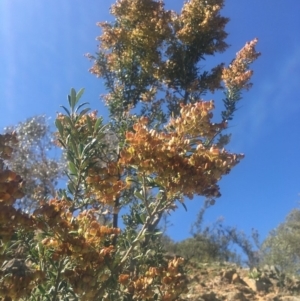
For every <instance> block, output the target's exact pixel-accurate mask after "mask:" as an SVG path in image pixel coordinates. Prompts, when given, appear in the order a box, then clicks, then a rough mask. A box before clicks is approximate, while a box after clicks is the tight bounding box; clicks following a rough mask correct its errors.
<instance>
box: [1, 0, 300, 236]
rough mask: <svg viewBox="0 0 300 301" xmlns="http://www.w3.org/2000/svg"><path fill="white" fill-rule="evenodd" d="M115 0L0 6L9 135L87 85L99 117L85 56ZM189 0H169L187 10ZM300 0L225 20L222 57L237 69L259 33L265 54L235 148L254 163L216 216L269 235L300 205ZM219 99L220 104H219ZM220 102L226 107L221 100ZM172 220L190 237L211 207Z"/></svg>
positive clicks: (231, 6)
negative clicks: (236, 62) (202, 213)
mask: <svg viewBox="0 0 300 301" xmlns="http://www.w3.org/2000/svg"><path fill="white" fill-rule="evenodd" d="M112 2H113V1H111V0H102V1H97V0H85V1H79V0H72V1H70V0H69V1H67V0H64V1H61V0H51V1H40V0H27V1H24V0H13V1H12V0H1V2H0V24H1V25H0V66H1V68H0V84H1V89H0V104H1V106H0V108H1V109H0V129H2V128H3V127H5V126H7V125H12V124H15V123H17V122H19V121H22V120H24V119H26V118H27V117H30V116H33V115H35V114H46V115H48V116H51V117H52V121H54V119H55V115H56V112H58V111H59V110H60V108H59V105H61V104H66V95H67V94H68V92H69V90H70V88H71V87H75V88H76V89H79V88H81V87H85V88H86V93H85V96H84V100H85V101H89V102H90V103H91V106H92V107H93V108H96V109H98V110H99V114H103V115H104V116H107V110H106V108H105V107H104V106H103V104H102V103H101V102H100V100H99V95H100V94H102V93H104V90H103V85H102V82H101V81H100V80H99V79H96V78H95V77H94V76H92V75H91V74H89V73H88V68H89V67H90V66H91V63H90V62H89V61H88V60H87V59H86V58H84V56H83V55H84V54H85V53H87V52H90V53H95V52H96V45H97V42H96V40H95V38H96V36H97V35H99V34H100V31H99V28H98V27H96V25H95V24H96V22H98V21H105V20H109V19H110V16H109V13H108V12H109V6H110V5H111V4H112ZM182 2H183V1H182V0H167V1H166V5H167V7H168V8H173V9H176V10H178V9H179V8H180V7H181V5H182ZM299 12H300V1H292V0H287V1H273V0H264V1H261V0H260V1H258V0H243V1H241V0H227V1H226V7H225V9H224V10H223V15H225V16H227V17H229V18H230V19H231V21H230V23H229V24H228V26H227V31H228V32H229V37H228V40H227V41H228V43H229V44H231V47H230V48H229V50H228V51H227V52H226V54H224V55H222V56H221V57H220V58H218V57H217V59H219V60H225V61H226V62H227V63H228V62H230V60H231V59H232V58H233V57H234V55H235V53H236V52H237V51H238V50H239V49H240V48H241V47H242V46H243V45H244V44H245V42H246V41H249V40H251V39H253V38H255V37H257V38H258V39H259V44H258V46H257V49H258V50H259V51H261V52H262V56H261V57H260V58H259V60H258V62H257V63H255V64H254V66H253V68H254V70H255V73H254V77H253V83H254V87H253V88H252V90H250V92H248V93H245V94H244V99H243V101H242V102H241V107H240V110H239V111H238V112H237V114H236V118H235V119H234V121H233V122H232V123H231V126H232V128H231V132H232V133H233V139H232V142H231V144H230V145H229V149H230V150H231V151H232V152H243V153H245V154H246V157H245V159H244V160H243V161H242V162H241V163H240V164H239V165H238V166H237V167H236V168H234V169H233V170H232V172H231V174H230V175H228V176H226V177H225V178H224V179H223V180H222V181H221V183H220V184H221V192H222V197H221V198H220V199H218V201H217V203H216V205H215V206H214V207H212V208H211V209H209V211H208V212H207V214H206V222H207V223H211V222H213V221H215V220H216V219H217V218H218V217H220V216H223V217H224V218H225V223H226V224H228V225H231V226H237V227H238V228H239V229H241V230H244V231H245V232H246V233H249V232H250V230H251V228H252V227H253V228H256V229H258V230H259V232H260V233H261V236H262V237H265V236H266V235H267V233H268V232H269V231H270V230H271V229H272V228H274V227H276V226H277V225H278V224H279V223H280V222H282V221H283V220H284V218H285V216H286V215H287V213H288V212H289V211H290V210H291V209H292V208H295V207H297V206H298V201H299V200H300V196H299V194H298V193H299V192H300V137H299V136H300V135H299V129H300V118H299V116H300V99H299V89H300V34H299V32H300V18H299ZM216 101H217V99H216ZM217 104H218V102H217ZM186 205H187V207H188V212H185V211H184V209H183V208H179V209H178V211H177V212H176V213H175V214H174V215H173V217H172V218H171V222H172V223H173V226H172V227H171V228H170V229H169V233H170V234H171V236H172V237H173V238H174V239H176V240H179V239H182V238H185V237H187V236H188V235H189V230H190V225H191V223H192V222H194V221H195V218H196V214H197V212H198V211H199V209H200V208H201V206H202V200H201V199H200V198H196V199H194V200H193V201H187V203H186Z"/></svg>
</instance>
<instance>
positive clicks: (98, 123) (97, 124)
mask: <svg viewBox="0 0 300 301" xmlns="http://www.w3.org/2000/svg"><path fill="white" fill-rule="evenodd" d="M102 121H103V119H102V118H101V117H100V118H98V119H97V121H96V123H95V125H94V132H96V131H97V130H98V128H99V126H100V124H102Z"/></svg>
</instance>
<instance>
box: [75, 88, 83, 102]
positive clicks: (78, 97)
mask: <svg viewBox="0 0 300 301" xmlns="http://www.w3.org/2000/svg"><path fill="white" fill-rule="evenodd" d="M83 93H84V88H81V89H80V90H79V91H78V92H77V94H76V101H77V102H78V101H79V99H80V98H81V96H82V94H83Z"/></svg>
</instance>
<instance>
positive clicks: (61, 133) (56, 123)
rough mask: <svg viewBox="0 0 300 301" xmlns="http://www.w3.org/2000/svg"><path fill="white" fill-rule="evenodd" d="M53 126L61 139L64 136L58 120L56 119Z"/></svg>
mask: <svg viewBox="0 0 300 301" xmlns="http://www.w3.org/2000/svg"><path fill="white" fill-rule="evenodd" d="M55 126H56V128H57V129H58V132H59V135H60V137H63V136H64V129H63V126H62V124H61V122H60V120H58V119H56V120H55Z"/></svg>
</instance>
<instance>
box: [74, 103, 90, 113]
mask: <svg viewBox="0 0 300 301" xmlns="http://www.w3.org/2000/svg"><path fill="white" fill-rule="evenodd" d="M87 104H89V103H88V102H84V103H82V104H80V105H79V106H78V107H77V108H76V111H75V113H77V112H78V111H79V110H80V109H81V108H82V107H83V106H85V105H87ZM80 115H81V114H80Z"/></svg>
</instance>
